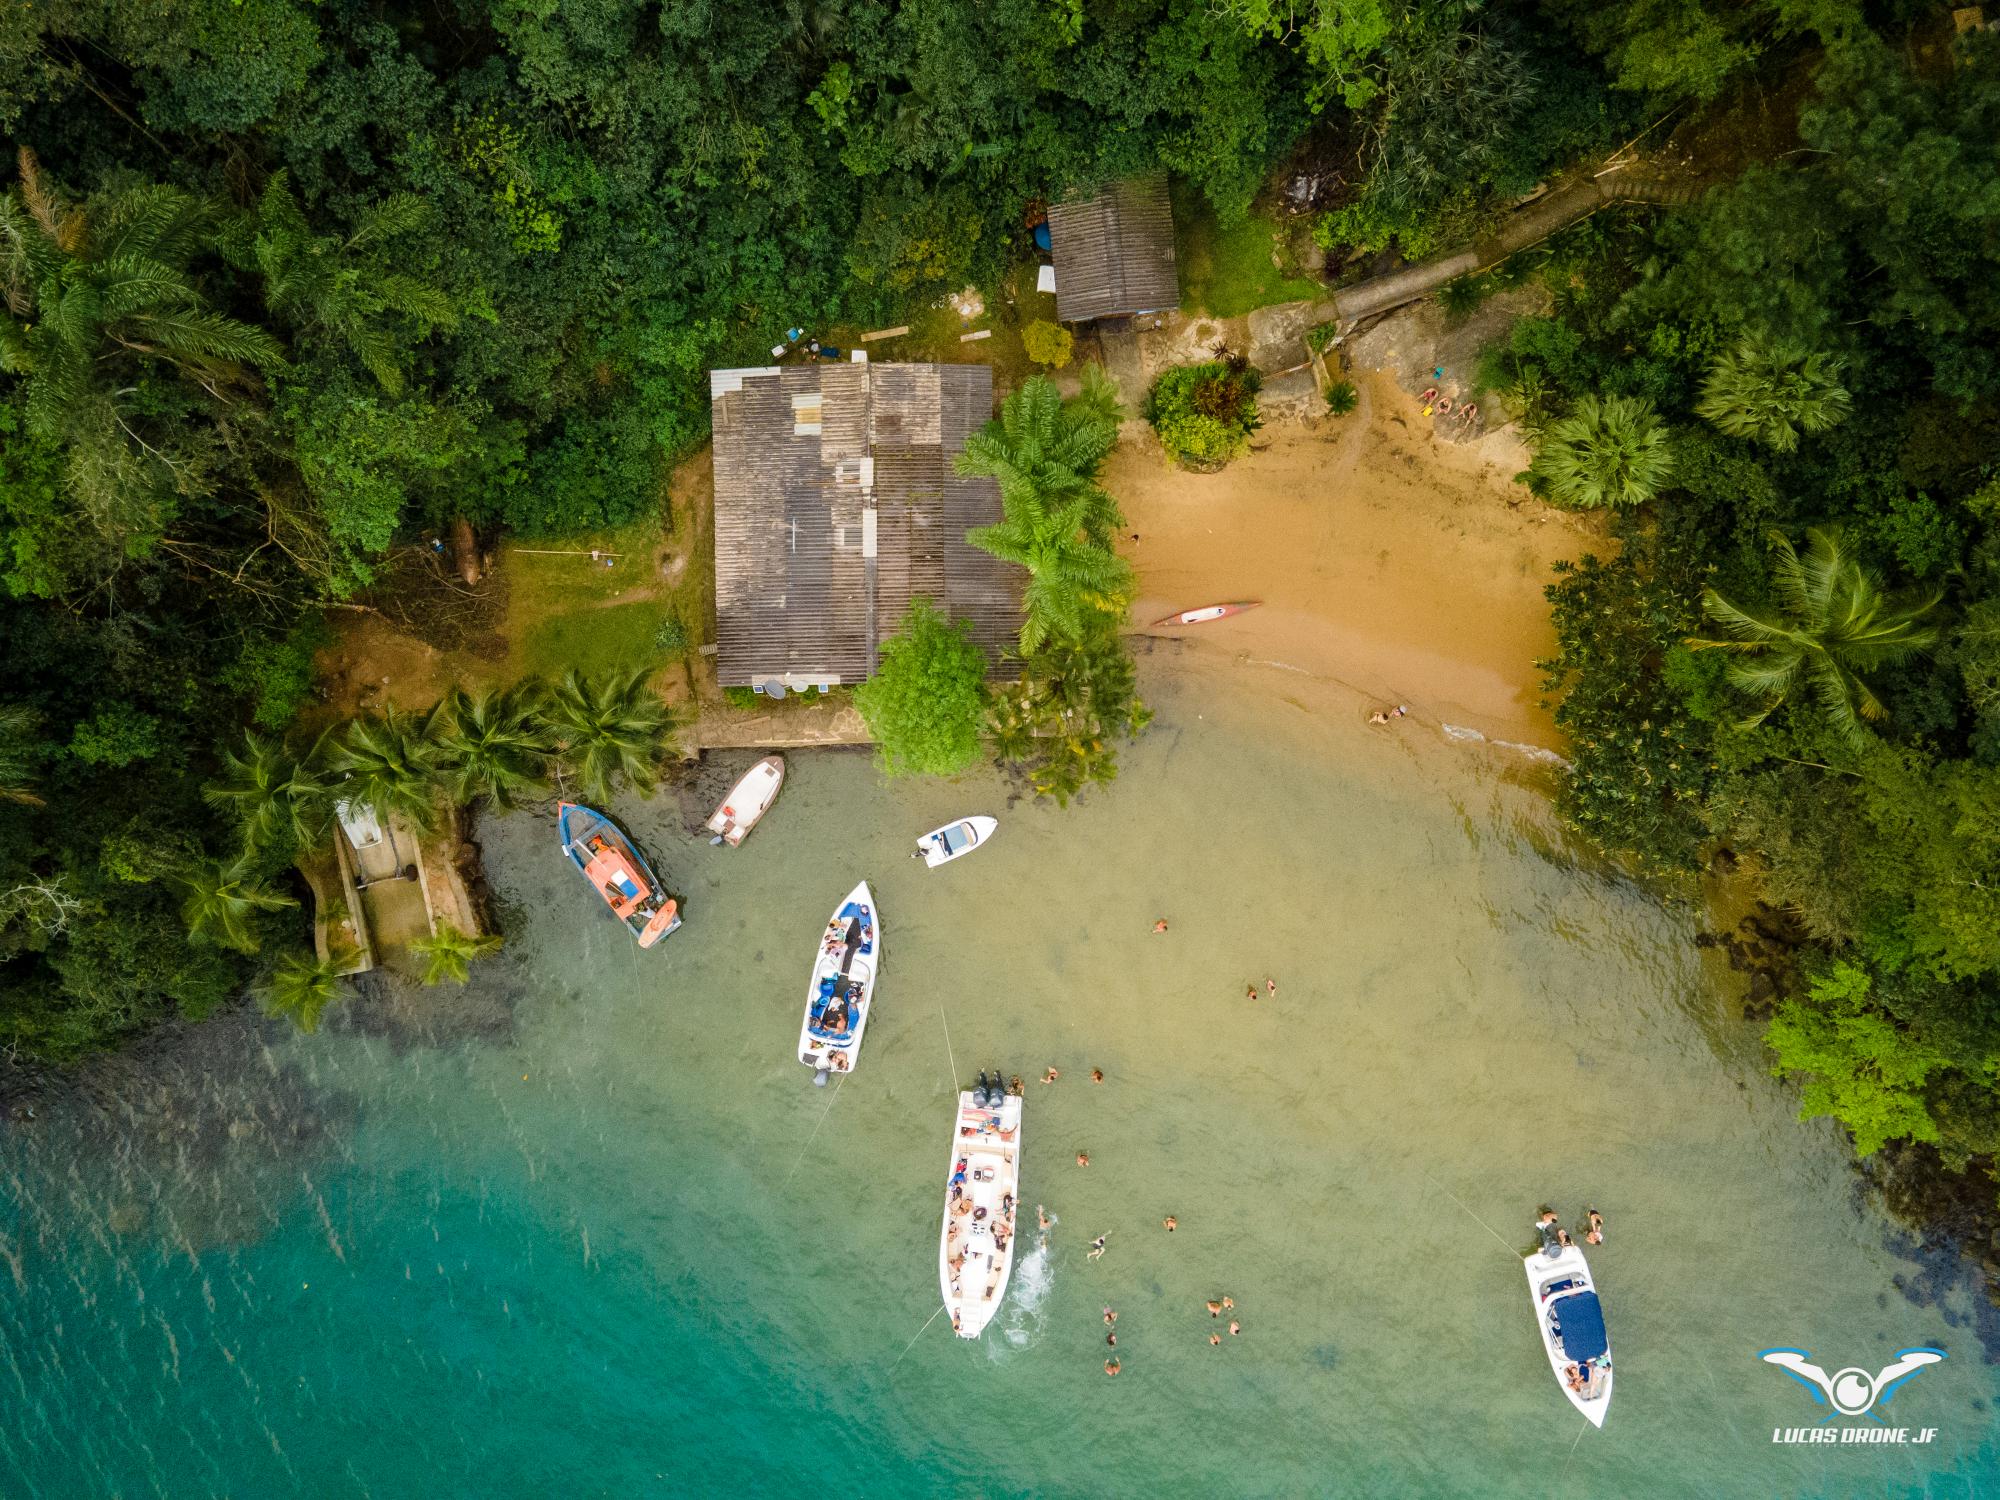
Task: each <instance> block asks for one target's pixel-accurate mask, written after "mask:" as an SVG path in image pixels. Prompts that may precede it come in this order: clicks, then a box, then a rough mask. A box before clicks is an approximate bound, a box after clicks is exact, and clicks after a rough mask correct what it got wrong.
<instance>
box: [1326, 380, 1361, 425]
mask: <svg viewBox="0 0 2000 1500" xmlns="http://www.w3.org/2000/svg"><path fill="white" fill-rule="evenodd" d="M1360 401H1361V392H1359V391H1357V390H1356V389H1355V388H1354V382H1353V381H1351V380H1336V381H1335V382H1334V383H1333V384H1332V385H1330V386H1328V387H1327V388H1326V409H1327V410H1328V411H1330V412H1332V413H1333V414H1334V415H1335V416H1336V417H1344V416H1346V415H1347V414H1348V413H1349V412H1351V411H1353V410H1354V408H1355V407H1356V406H1357V405H1358V404H1359V403H1360Z"/></svg>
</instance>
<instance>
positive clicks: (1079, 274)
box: [1049, 172, 1181, 323]
mask: <svg viewBox="0 0 2000 1500" xmlns="http://www.w3.org/2000/svg"><path fill="white" fill-rule="evenodd" d="M1049 243H1050V245H1051V246H1052V247H1053V253H1054V256H1055V263H1056V316H1057V317H1058V318H1060V319H1062V321H1063V322H1065V323H1084V322H1088V321H1089V320H1090V319H1092V318H1112V317H1119V316H1121V315H1125V314H1130V313H1145V312H1158V311H1160V310H1161V309H1162V308H1168V307H1178V306H1180V301H1181V285H1180V276H1179V273H1178V272H1177V271H1176V270H1175V269H1174V211H1173V206H1172V204H1171V203H1169V201H1168V199H1167V175H1166V173H1164V172H1156V173H1153V174H1152V175H1150V176H1146V177H1133V178H1129V179H1127V180H1126V181H1124V182H1114V183H1111V184H1110V185H1109V186H1107V187H1105V188H1104V189H1103V190H1102V191H1101V192H1099V193H1098V194H1097V196H1096V197H1094V198H1085V199H1081V200H1079V201H1077V202H1073V203H1057V204H1054V205H1052V206H1051V207H1050V209H1049Z"/></svg>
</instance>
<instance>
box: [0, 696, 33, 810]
mask: <svg viewBox="0 0 2000 1500" xmlns="http://www.w3.org/2000/svg"><path fill="white" fill-rule="evenodd" d="M40 723H41V715H40V714H38V713H36V712H35V711H34V710H33V709H32V708H29V707H28V706H27V705H26V704H25V703H0V802H20V803H24V804H25V805H27V806H29V807H40V806H41V805H42V799H41V798H40V797H39V796H37V795H36V793H35V776H36V773H37V772H38V771H39V770H40V768H41V753H40V751H38V750H37V749H36V747H35V745H34V742H33V740H32V739H31V738H30V736H32V735H33V734H34V732H35V729H36V726H37V725H39V724H40Z"/></svg>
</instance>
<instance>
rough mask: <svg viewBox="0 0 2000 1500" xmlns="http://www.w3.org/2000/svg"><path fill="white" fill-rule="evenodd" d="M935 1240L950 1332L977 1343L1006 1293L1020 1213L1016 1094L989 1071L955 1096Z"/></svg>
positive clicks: (941, 1289)
mask: <svg viewBox="0 0 2000 1500" xmlns="http://www.w3.org/2000/svg"><path fill="white" fill-rule="evenodd" d="M950 1160H951V1166H950V1169H949V1171H948V1173H947V1180H946V1183H945V1197H944V1229H943V1232H942V1233H941V1234H940V1235H939V1237H938V1289H939V1290H940V1291H942V1292H943V1293H944V1305H945V1309H946V1311H948V1312H949V1313H950V1314H951V1328H952V1332H954V1333H956V1334H957V1335H958V1336H959V1337H960V1338H962V1339H976V1338H978V1337H979V1335H980V1333H981V1332H982V1331H983V1330H984V1329H985V1327H986V1325H987V1324H988V1323H990V1322H992V1321H993V1315H994V1314H995V1313H996V1312H998V1311H999V1310H1000V1304H1001V1302H1002V1301H1003V1300H1004V1299H1005V1298H1006V1295H1007V1273H1008V1272H1009V1271H1010V1270H1011V1269H1012V1268H1013V1265H1014V1220H1015V1216H1016V1215H1017V1214H1018V1212H1019V1211H1020V1207H1021V1202H1020V1199H1021V1096H1020V1095H1019V1094H1010V1093H1008V1092H1007V1091H1006V1087H1005V1085H1004V1084H1003V1083H1002V1082H1001V1081H1000V1075H999V1074H998V1073H995V1074H994V1075H993V1081H992V1083H991V1084H988V1083H987V1082H986V1075H985V1074H984V1073H981V1074H980V1075H979V1084H978V1086H977V1087H975V1088H971V1089H968V1090H966V1091H965V1092H963V1093H961V1094H960V1095H959V1096H958V1111H957V1113H956V1115H954V1116H953V1120H952V1131H951V1158H950Z"/></svg>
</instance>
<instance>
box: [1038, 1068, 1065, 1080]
mask: <svg viewBox="0 0 2000 1500" xmlns="http://www.w3.org/2000/svg"><path fill="white" fill-rule="evenodd" d="M1060 1077H1062V1074H1060V1073H1058V1072H1057V1071H1056V1070H1055V1069H1054V1068H1050V1069H1049V1070H1048V1072H1046V1073H1044V1074H1043V1075H1042V1082H1043V1083H1054V1082H1055V1081H1056V1080H1057V1079H1058V1078H1060Z"/></svg>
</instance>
